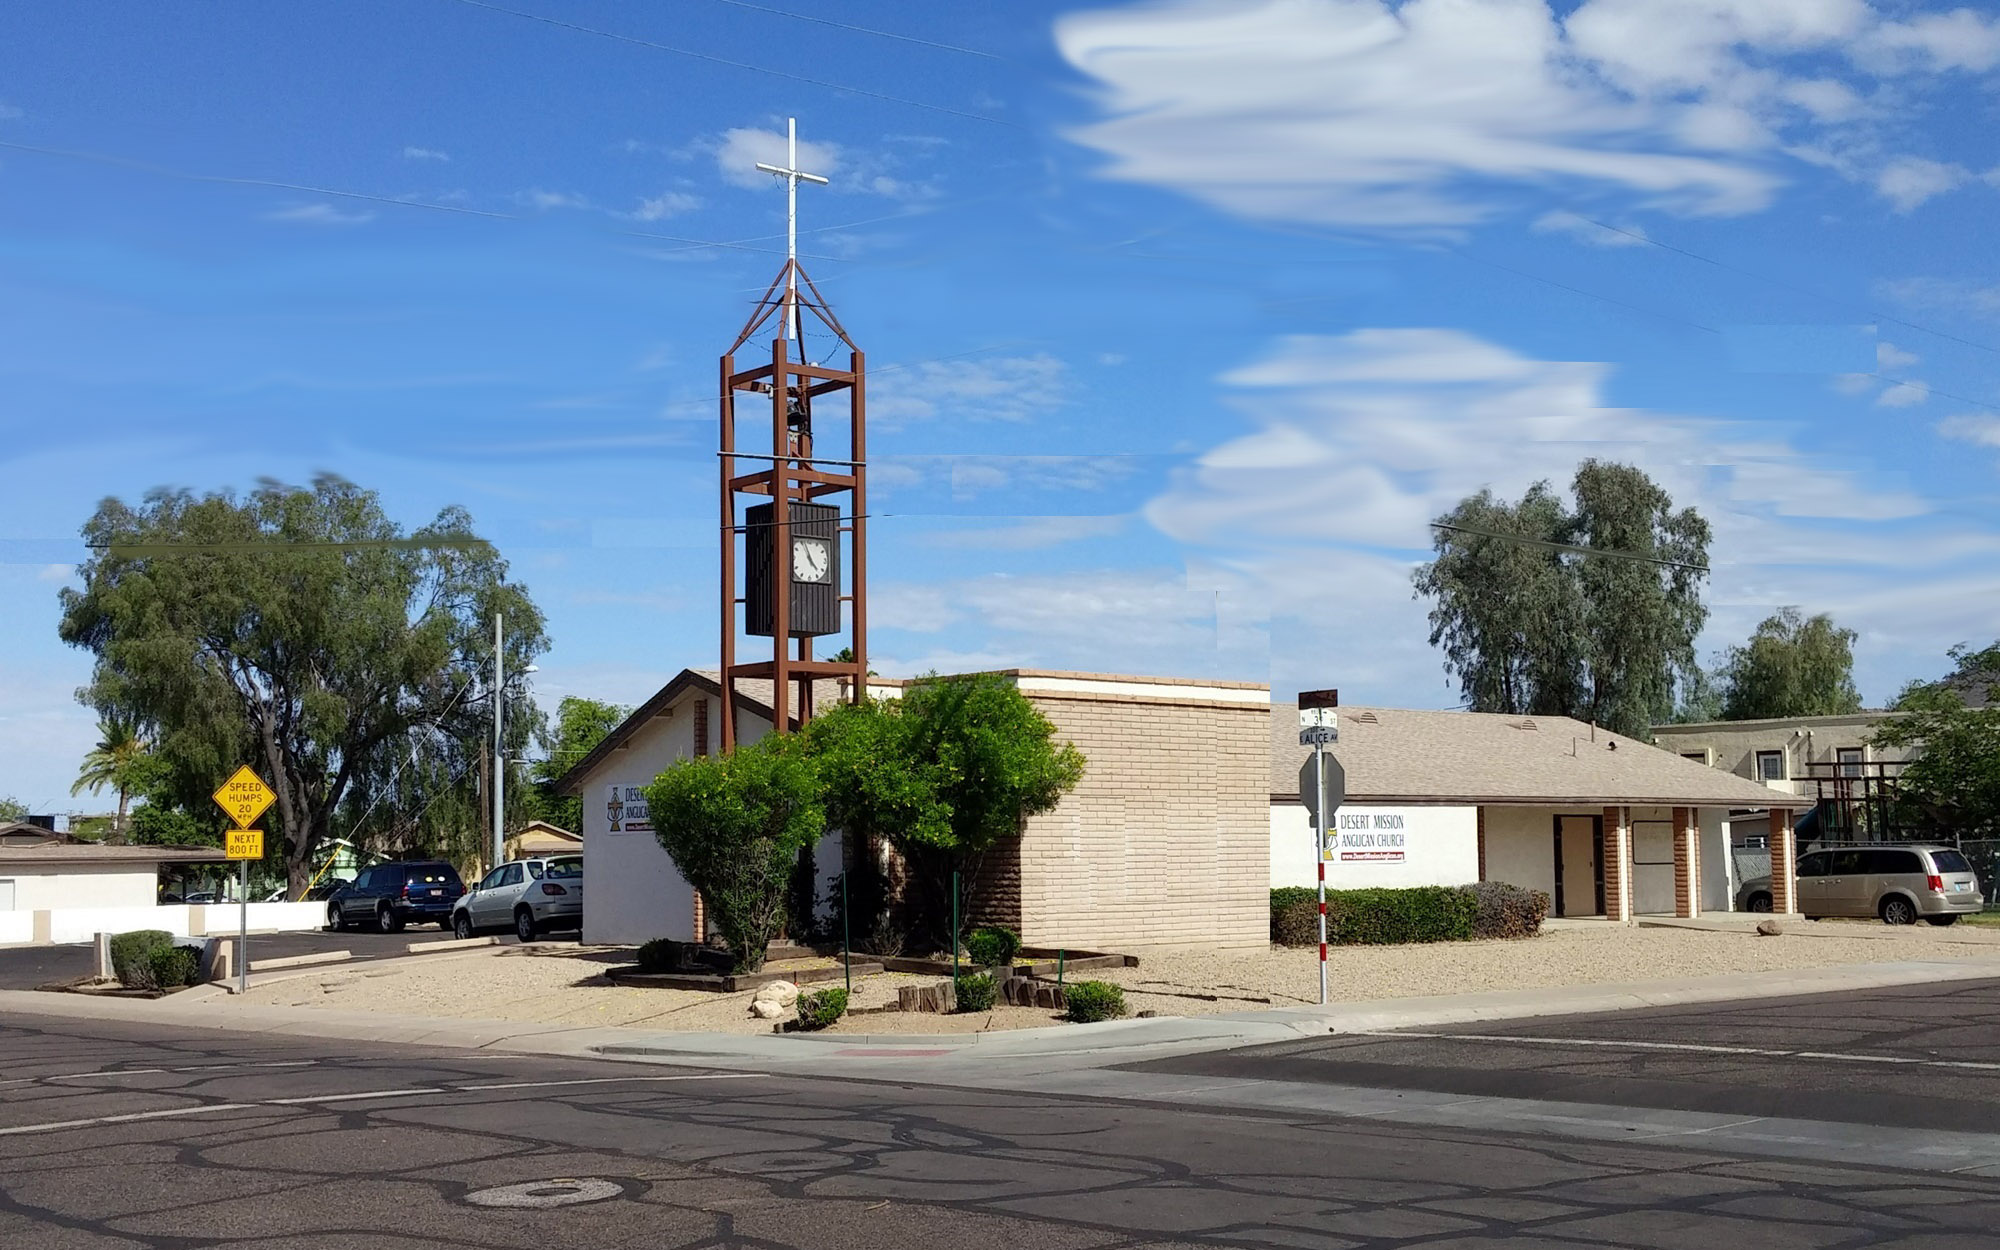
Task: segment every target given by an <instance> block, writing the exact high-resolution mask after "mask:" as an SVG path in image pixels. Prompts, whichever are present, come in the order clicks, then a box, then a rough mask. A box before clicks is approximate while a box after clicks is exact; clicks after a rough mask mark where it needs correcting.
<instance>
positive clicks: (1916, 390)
mask: <svg viewBox="0 0 2000 1250" xmlns="http://www.w3.org/2000/svg"><path fill="white" fill-rule="evenodd" d="M1930 397H1931V388H1930V387H1928V386H1926V385H1925V384H1924V383H1922V382H1898V383H1896V384H1895V385H1894V386H1887V387H1883V388H1882V393H1881V394H1880V395H1877V396H1876V397H1875V402H1876V403H1877V404H1879V405H1881V406H1882V407H1884V408H1914V407H1915V406H1916V405H1918V404H1921V403H1923V402H1924V401H1925V400H1927V399H1929V398H1930Z"/></svg>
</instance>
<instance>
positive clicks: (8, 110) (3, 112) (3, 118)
mask: <svg viewBox="0 0 2000 1250" xmlns="http://www.w3.org/2000/svg"><path fill="white" fill-rule="evenodd" d="M21 116H22V113H21V110H20V109H18V108H16V107H14V106H13V105H11V104H7V103H4V102H0V122H11V121H16V120H18V119H19V118H20V117H21Z"/></svg>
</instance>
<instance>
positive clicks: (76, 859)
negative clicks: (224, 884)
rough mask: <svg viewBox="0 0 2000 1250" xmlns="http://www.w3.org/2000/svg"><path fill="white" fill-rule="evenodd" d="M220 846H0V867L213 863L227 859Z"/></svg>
mask: <svg viewBox="0 0 2000 1250" xmlns="http://www.w3.org/2000/svg"><path fill="white" fill-rule="evenodd" d="M227 858H228V856H227V855H224V854H223V852H222V848H221V847H212V848H211V847H199V846H100V845H98V844H97V843H94V842H83V843H73V844H63V843H54V844H51V845H48V846H4V847H0V868H27V867H32V866H35V865H51V866H53V865H57V864H125V865H130V866H132V867H135V868H136V867H143V866H144V865H147V864H214V863H221V862H222V861H223V860H225V859H227Z"/></svg>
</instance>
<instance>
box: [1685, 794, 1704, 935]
mask: <svg viewBox="0 0 2000 1250" xmlns="http://www.w3.org/2000/svg"><path fill="white" fill-rule="evenodd" d="M1687 838H1688V863H1690V864H1692V865H1694V871H1693V873H1692V874H1691V875H1690V876H1689V877H1688V915H1690V916H1699V915H1701V809H1700V808H1699V807H1690V808H1688V823H1687Z"/></svg>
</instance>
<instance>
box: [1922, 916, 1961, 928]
mask: <svg viewBox="0 0 2000 1250" xmlns="http://www.w3.org/2000/svg"><path fill="white" fill-rule="evenodd" d="M1924 922H1925V923H1926V924H1934V925H1936V926H1937V927H1938V928H1940V929H1942V928H1944V927H1945V926H1946V925H1948V924H1957V923H1958V917H1957V916H1925V917H1924Z"/></svg>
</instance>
